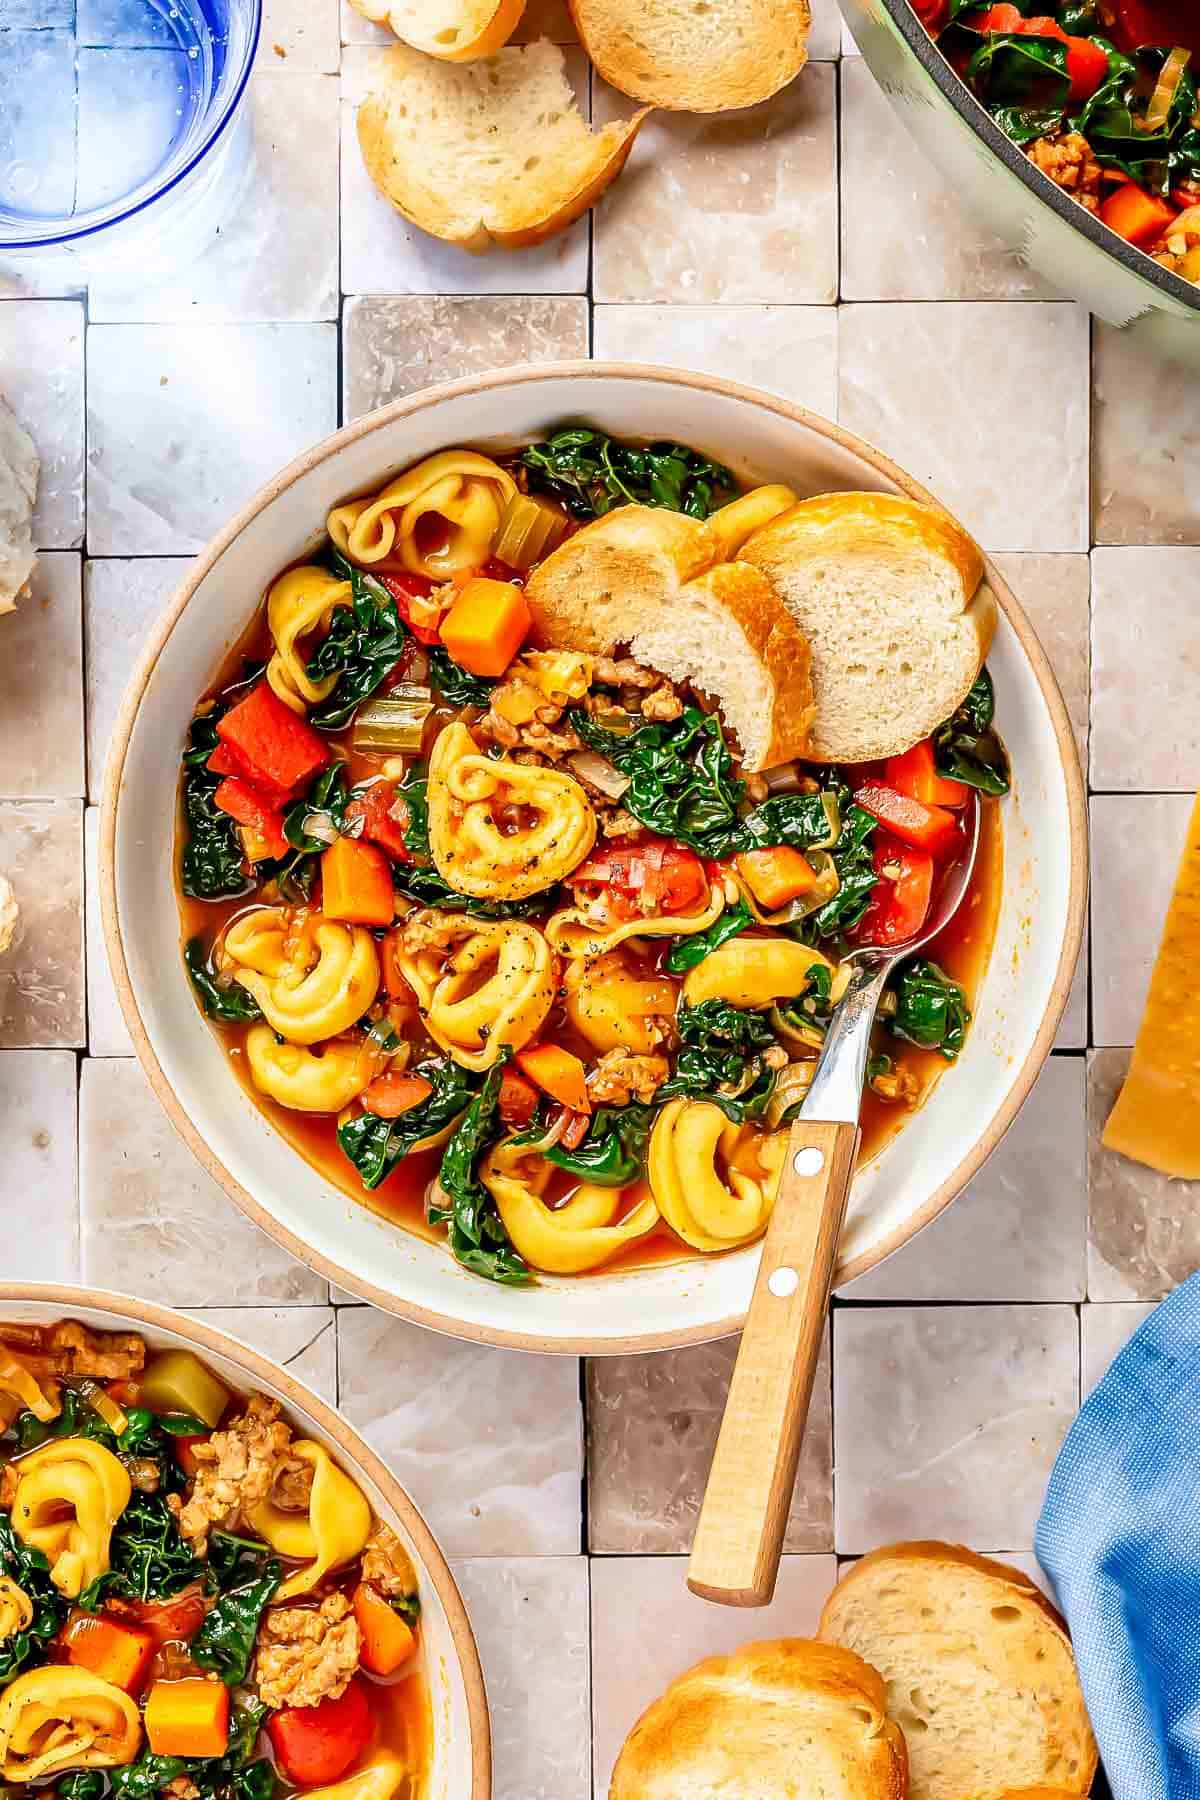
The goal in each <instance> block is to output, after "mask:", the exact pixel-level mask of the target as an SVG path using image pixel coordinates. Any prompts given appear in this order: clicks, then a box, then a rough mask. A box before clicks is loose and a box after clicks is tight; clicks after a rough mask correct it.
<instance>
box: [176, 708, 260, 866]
mask: <svg viewBox="0 0 1200 1800" xmlns="http://www.w3.org/2000/svg"><path fill="white" fill-rule="evenodd" d="M226 710H227V707H226V705H224V704H218V705H217V706H215V707H213V708H212V709H211V710H210V711H209V712H206V713H198V714H197V715H196V717H195V718H194V719H193V720H192V725H191V730H190V732H189V733H188V744H187V749H186V750H185V751H184V753H183V768H184V774H183V817H184V824H185V826H186V828H187V837H186V842H185V843H184V847H183V856H182V858H181V861H180V871H179V883H180V886H181V887H182V889H183V891H184V893H185V894H187V895H188V896H189V897H190V898H192V899H194V900H221V899H223V898H225V897H226V896H227V895H232V894H244V893H245V892H246V891H247V889H248V888H249V887H250V886H251V880H250V877H249V876H248V875H247V873H246V869H245V859H244V857H243V855H242V845H241V840H240V839H239V837H238V835H237V826H236V825H235V824H234V822H233V820H232V819H231V818H230V817H229V815H228V813H223V812H222V811H221V810H220V808H219V807H218V806H216V805H215V804H214V803H213V795H214V794H215V793H216V791H217V789H218V787H219V786H220V785H221V780H222V777H221V776H220V775H212V774H210V773H209V770H208V759H209V757H210V756H211V755H212V753H213V751H214V750H215V749H216V747H217V744H218V742H219V739H218V737H217V721H218V720H219V719H220V717H221V715H222V713H224V712H225V711H226Z"/></svg>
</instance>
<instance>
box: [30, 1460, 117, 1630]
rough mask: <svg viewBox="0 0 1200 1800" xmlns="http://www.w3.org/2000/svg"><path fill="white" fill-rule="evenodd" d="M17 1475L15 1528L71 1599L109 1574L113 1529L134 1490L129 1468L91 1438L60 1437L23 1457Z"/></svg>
mask: <svg viewBox="0 0 1200 1800" xmlns="http://www.w3.org/2000/svg"><path fill="white" fill-rule="evenodd" d="M17 1471H18V1473H17V1493H16V1498H15V1499H14V1501H13V1508H12V1527H13V1530H14V1531H15V1532H16V1534H17V1536H18V1537H19V1538H20V1540H21V1542H22V1543H23V1544H28V1545H29V1546H30V1548H31V1549H33V1550H40V1551H41V1552H42V1555H43V1556H45V1557H46V1558H47V1559H48V1560H49V1563H50V1579H51V1581H53V1583H54V1585H55V1587H56V1588H57V1589H58V1591H59V1593H61V1594H65V1595H66V1596H67V1598H68V1599H70V1600H73V1599H74V1598H75V1596H76V1595H77V1594H80V1593H82V1591H83V1589H84V1588H85V1587H88V1586H89V1585H90V1583H91V1582H93V1581H95V1579H96V1577H97V1575H103V1574H105V1573H106V1572H107V1570H108V1566H109V1562H108V1554H109V1544H110V1541H111V1538H112V1533H113V1526H114V1525H115V1524H116V1522H117V1520H118V1519H119V1518H120V1516H121V1514H122V1513H123V1512H124V1510H125V1508H126V1506H128V1504H129V1497H130V1494H131V1493H132V1491H133V1490H132V1488H131V1485H130V1481H129V1476H128V1474H127V1473H126V1470H125V1466H124V1464H123V1463H122V1462H120V1461H119V1460H118V1459H117V1457H115V1456H114V1455H113V1453H112V1451H111V1450H106V1449H105V1448H104V1445H103V1444H97V1443H94V1442H93V1441H92V1440H91V1439H90V1438H61V1439H59V1440H58V1441H57V1442H54V1443H49V1444H44V1445H43V1446H42V1448H41V1449H40V1450H35V1451H33V1453H32V1454H31V1455H29V1456H24V1457H22V1458H21V1460H20V1462H19V1463H18V1464H17Z"/></svg>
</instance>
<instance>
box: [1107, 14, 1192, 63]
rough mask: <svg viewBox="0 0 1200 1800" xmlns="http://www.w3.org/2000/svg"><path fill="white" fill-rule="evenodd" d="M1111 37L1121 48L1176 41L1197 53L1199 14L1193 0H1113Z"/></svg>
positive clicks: (1168, 43)
mask: <svg viewBox="0 0 1200 1800" xmlns="http://www.w3.org/2000/svg"><path fill="white" fill-rule="evenodd" d="M1116 11H1117V17H1116V21H1115V24H1114V36H1115V37H1116V39H1117V47H1118V48H1119V49H1121V50H1140V49H1141V48H1142V46H1143V45H1145V44H1156V45H1162V46H1164V47H1165V46H1167V45H1170V46H1171V47H1172V48H1174V46H1175V45H1176V44H1178V45H1179V46H1180V48H1181V49H1183V50H1190V51H1191V52H1192V55H1193V56H1200V13H1198V12H1197V11H1196V4H1195V0H1116Z"/></svg>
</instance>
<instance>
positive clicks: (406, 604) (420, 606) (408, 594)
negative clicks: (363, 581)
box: [379, 572, 442, 644]
mask: <svg viewBox="0 0 1200 1800" xmlns="http://www.w3.org/2000/svg"><path fill="white" fill-rule="evenodd" d="M379 579H380V581H381V582H382V583H383V585H384V587H385V588H386V589H387V591H388V593H389V594H390V595H391V596H392V599H393V600H394V601H395V602H396V611H397V612H398V613H399V614H400V617H401V618H402V619H403V620H404V623H405V624H406V625H407V626H408V629H409V630H410V631H411V632H412V634H413V636H414V637H415V638H416V640H417V642H418V644H436V643H437V641H438V628H439V626H440V624H441V618H442V609H441V607H440V606H439V605H438V604H437V603H436V602H434V601H431V600H430V595H431V594H432V593H433V591H434V589H435V588H436V586H437V583H436V582H434V581H430V580H429V577H428V576H427V575H410V574H408V573H407V572H406V573H405V574H403V575H381V576H380V577H379Z"/></svg>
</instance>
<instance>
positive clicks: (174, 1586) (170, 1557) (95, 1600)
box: [78, 1434, 208, 1612]
mask: <svg viewBox="0 0 1200 1800" xmlns="http://www.w3.org/2000/svg"><path fill="white" fill-rule="evenodd" d="M124 1435H125V1434H122V1436H124ZM207 1573H208V1571H207V1569H206V1567H205V1564H204V1563H202V1562H200V1561H198V1560H197V1558H196V1557H194V1556H193V1555H192V1552H191V1550H190V1549H189V1548H188V1546H187V1544H186V1543H185V1542H184V1540H183V1538H182V1537H181V1536H180V1533H179V1527H178V1526H177V1525H176V1523H175V1515H174V1514H173V1513H172V1512H171V1511H170V1509H169V1507H168V1506H167V1503H166V1500H165V1499H164V1497H163V1495H162V1494H161V1493H155V1494H144V1493H141V1492H139V1491H138V1490H137V1489H136V1488H135V1489H134V1492H133V1496H132V1498H131V1499H130V1501H129V1504H128V1505H127V1506H126V1508H125V1510H124V1512H123V1513H122V1514H121V1516H120V1518H119V1519H118V1520H117V1523H116V1526H115V1528H114V1530H113V1534H112V1541H111V1543H110V1546H109V1567H108V1570H107V1572H106V1573H105V1574H103V1575H98V1576H97V1577H96V1579H95V1581H93V1582H92V1583H91V1584H90V1585H89V1586H88V1587H86V1588H84V1590H83V1592H82V1593H81V1594H80V1596H79V1600H78V1605H79V1606H80V1607H81V1608H82V1609H83V1611H84V1612H97V1611H98V1610H99V1609H100V1607H101V1605H102V1604H103V1602H104V1601H105V1600H106V1599H107V1598H108V1597H109V1596H110V1595H117V1596H118V1597H119V1598H120V1599H122V1600H168V1599H170V1597H171V1596H172V1595H173V1594H177V1593H179V1591H180V1589H181V1588H185V1587H187V1586H189V1584H190V1583H191V1582H193V1581H204V1580H206V1579H207Z"/></svg>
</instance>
